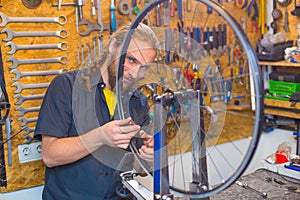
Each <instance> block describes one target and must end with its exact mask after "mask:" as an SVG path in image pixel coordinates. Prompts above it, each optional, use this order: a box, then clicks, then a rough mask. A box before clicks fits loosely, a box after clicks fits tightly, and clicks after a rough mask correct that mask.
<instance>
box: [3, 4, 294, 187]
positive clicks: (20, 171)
mask: <svg viewBox="0 0 300 200" xmlns="http://www.w3.org/2000/svg"><path fill="white" fill-rule="evenodd" d="M94 1H96V0H94ZM57 2H58V1H56V0H44V1H42V3H41V4H40V5H39V6H38V7H37V8H35V9H29V8H26V7H25V6H24V5H23V4H22V2H21V1H17V0H2V1H1V3H2V6H3V7H1V8H0V12H3V13H5V14H6V15H7V16H22V17H31V16H32V17H58V16H59V15H64V16H66V18H67V20H68V21H67V23H66V24H65V25H63V26H60V25H58V24H50V23H10V24H7V25H6V26H5V27H2V28H10V29H12V30H14V31H57V30H62V29H64V30H66V31H67V32H68V37H67V38H66V39H60V38H57V37H48V38H47V37H24V38H23V37H22V38H15V39H14V40H13V42H14V43H16V44H47V43H51V44H53V43H61V42H67V43H68V49H67V50H66V51H61V50H53V49H52V50H20V51H17V52H16V53H15V54H13V55H8V54H6V53H7V52H8V51H10V48H9V47H5V44H6V42H1V49H2V56H3V63H4V70H5V79H6V85H7V90H8V92H9V96H10V102H11V104H12V109H11V113H10V118H12V119H13V122H12V134H14V133H17V132H18V131H19V130H20V129H21V121H18V114H19V111H16V110H15V109H16V107H17V106H19V105H16V104H15V103H16V102H17V99H14V98H13V96H14V95H15V94H14V91H15V90H16V88H15V87H13V86H11V85H12V84H13V83H14V81H13V80H12V79H13V78H14V77H15V75H14V74H10V73H9V72H10V68H9V67H10V66H11V65H12V63H11V62H6V60H7V59H9V58H10V57H11V56H15V57H16V58H18V59H22V60H26V59H32V58H49V57H60V56H66V57H67V58H68V62H67V64H66V65H63V64H57V63H51V64H34V65H20V66H18V67H17V69H18V70H20V71H24V72H25V71H41V70H56V69H62V68H67V69H68V70H73V69H77V68H78V67H80V66H78V57H77V55H78V51H77V49H78V47H81V45H86V43H87V42H89V43H90V45H91V47H92V48H93V41H92V38H93V36H99V33H98V32H92V34H91V35H89V36H87V37H81V36H80V35H79V33H80V32H82V31H84V30H86V28H87V27H85V26H81V27H79V31H78V32H77V31H76V26H75V24H76V12H75V7H74V6H63V7H62V8H61V9H60V10H57V7H52V3H57ZM62 2H63V3H67V2H73V1H71V0H70V1H67V0H63V1H62ZM118 2H119V1H118V0H117V4H116V5H118ZM137 2H138V6H139V7H140V9H141V8H142V7H143V5H144V3H143V1H142V4H139V1H137ZM85 3H86V5H85V6H84V7H83V13H84V19H89V20H90V21H92V22H94V23H96V16H91V1H89V0H86V2H85ZM223 5H224V7H225V8H227V9H228V10H230V13H232V15H233V16H234V17H235V18H236V20H237V21H238V22H241V19H242V18H246V21H247V22H246V33H247V36H248V38H249V39H250V41H251V43H252V45H253V47H255V44H256V40H257V39H258V38H260V34H259V33H256V32H255V31H254V32H253V31H251V18H250V17H249V16H247V12H246V10H245V9H238V8H236V7H235V6H234V2H233V1H229V2H225V1H223ZM109 6H110V1H103V0H102V14H103V22H104V23H109V22H110V12H109ZM252 12H253V11H252ZM154 13H155V12H152V15H154ZM184 13H185V15H184V16H185V17H184V20H185V24H191V26H192V25H209V26H217V25H218V24H219V23H223V21H222V20H221V18H220V17H219V16H218V15H217V14H216V13H213V14H212V15H211V16H210V17H209V18H208V20H207V21H206V22H205V21H204V19H205V17H206V7H204V8H202V9H200V10H199V11H197V13H196V14H197V16H196V17H194V20H193V15H191V14H192V12H191V13H188V12H185V11H184ZM117 19H122V20H123V21H124V23H128V22H130V19H129V17H128V16H121V15H120V14H117ZM172 20H173V21H175V22H174V23H173V25H174V26H175V24H176V22H177V21H178V19H177V16H175V17H174V18H173V19H172ZM152 22H153V24H155V23H154V16H153V17H152ZM291 28H292V23H291ZM230 31H232V30H230V28H229V27H228V43H230V42H232V40H234V36H233V35H232V34H231V33H230ZM102 34H103V35H104V40H105V39H107V38H108V35H109V32H108V31H104V32H103V33H102ZM3 38H6V35H5V34H0V39H1V40H2V39H3ZM84 50H85V55H87V48H86V47H85V49H84ZM53 77H54V76H44V77H23V78H21V79H20V80H19V82H20V83H22V84H35V83H48V82H50V81H51V80H52V79H53ZM45 91H46V89H32V90H24V91H22V92H21V94H22V95H24V96H27V95H37V94H43V93H45ZM40 104H41V100H34V101H28V102H24V103H23V104H21V105H22V106H23V107H34V106H39V105H40ZM37 115H38V113H37V112H34V113H27V114H25V115H24V117H26V118H30V117H37ZM34 126H35V123H31V124H28V127H34ZM23 134H24V132H22V133H20V134H19V135H18V136H16V137H14V138H13V139H12V140H11V142H12V152H13V164H12V166H8V165H7V157H6V165H7V166H6V170H7V183H8V186H7V187H6V188H0V191H1V192H8V191H14V190H18V189H22V188H29V187H33V186H37V185H42V184H43V180H44V169H45V167H44V164H43V162H42V161H34V162H29V163H24V164H20V163H19V160H18V149H17V146H18V145H19V144H24V143H26V142H28V141H27V140H26V139H24V137H23ZM31 135H32V133H31ZM5 148H7V146H6V145H5ZM6 155H7V154H6Z"/></svg>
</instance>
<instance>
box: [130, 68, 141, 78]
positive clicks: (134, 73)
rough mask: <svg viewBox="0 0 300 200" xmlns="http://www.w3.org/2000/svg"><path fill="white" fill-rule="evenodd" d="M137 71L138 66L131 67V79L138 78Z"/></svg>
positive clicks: (138, 70) (138, 69)
mask: <svg viewBox="0 0 300 200" xmlns="http://www.w3.org/2000/svg"><path fill="white" fill-rule="evenodd" d="M139 72H140V66H136V67H134V68H131V70H130V72H129V74H130V76H131V77H132V78H133V79H136V78H140V77H139V76H140V75H139V74H140V73H139Z"/></svg>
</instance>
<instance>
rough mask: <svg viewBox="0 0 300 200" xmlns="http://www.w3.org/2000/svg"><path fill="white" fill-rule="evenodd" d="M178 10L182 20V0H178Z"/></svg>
mask: <svg viewBox="0 0 300 200" xmlns="http://www.w3.org/2000/svg"><path fill="white" fill-rule="evenodd" d="M177 12H178V18H179V20H182V0H178V1H177Z"/></svg>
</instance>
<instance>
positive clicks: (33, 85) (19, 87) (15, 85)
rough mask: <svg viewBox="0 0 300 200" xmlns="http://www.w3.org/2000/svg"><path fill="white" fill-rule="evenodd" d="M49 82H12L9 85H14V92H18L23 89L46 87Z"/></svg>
mask: <svg viewBox="0 0 300 200" xmlns="http://www.w3.org/2000/svg"><path fill="white" fill-rule="evenodd" d="M49 85H50V83H37V84H24V85H23V84H21V83H19V82H14V83H13V84H12V85H11V86H12V87H16V88H17V89H16V90H15V91H14V93H20V92H21V91H22V90H25V89H40V88H48V87H49Z"/></svg>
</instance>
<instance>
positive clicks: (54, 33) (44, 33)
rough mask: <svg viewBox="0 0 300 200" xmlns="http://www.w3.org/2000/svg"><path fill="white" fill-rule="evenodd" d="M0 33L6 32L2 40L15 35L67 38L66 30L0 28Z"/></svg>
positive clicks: (9, 39)
mask: <svg viewBox="0 0 300 200" xmlns="http://www.w3.org/2000/svg"><path fill="white" fill-rule="evenodd" d="M1 33H6V35H7V37H6V38H4V39H2V41H4V42H8V41H11V40H12V39H14V38H16V37H51V36H56V37H59V38H67V36H68V32H67V31H66V30H60V31H26V32H23V31H19V32H16V31H13V30H11V29H10V28H4V29H2V30H1Z"/></svg>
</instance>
